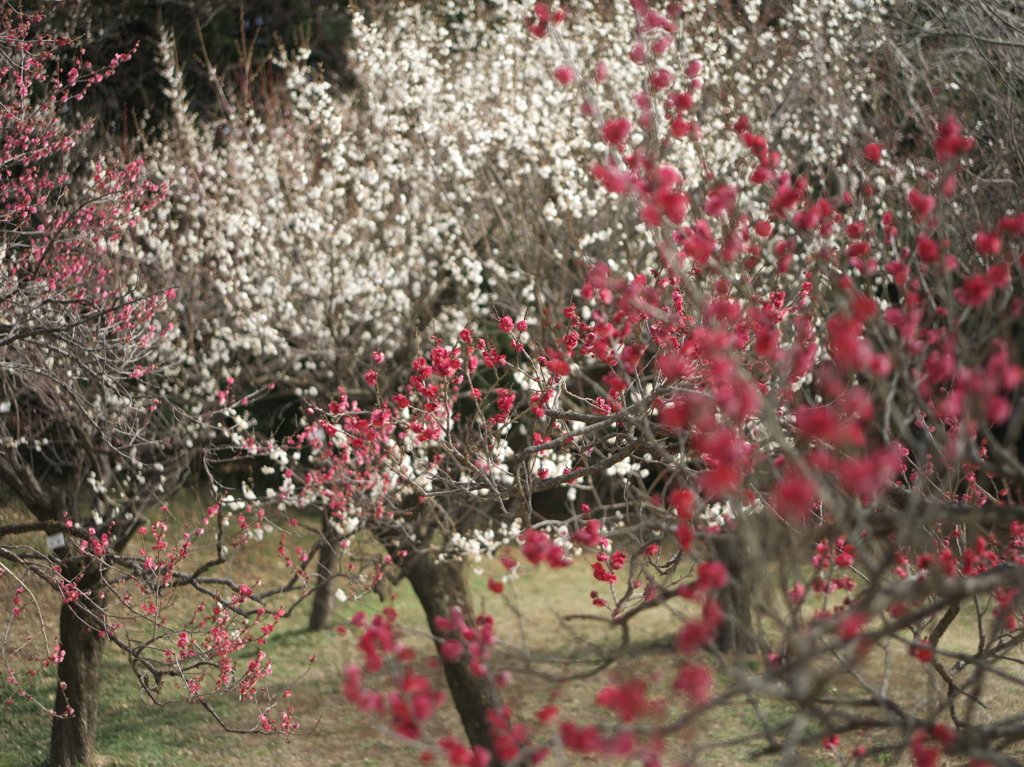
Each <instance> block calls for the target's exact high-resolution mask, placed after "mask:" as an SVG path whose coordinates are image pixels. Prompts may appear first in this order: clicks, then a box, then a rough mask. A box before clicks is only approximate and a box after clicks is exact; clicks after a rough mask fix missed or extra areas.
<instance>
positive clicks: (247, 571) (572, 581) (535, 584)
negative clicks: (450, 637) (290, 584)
mask: <svg viewBox="0 0 1024 767" xmlns="http://www.w3.org/2000/svg"><path fill="white" fill-rule="evenodd" d="M186 495H187V493H184V492H183V493H181V494H179V496H178V497H177V499H176V503H175V504H174V505H173V506H172V507H171V511H170V513H169V516H168V518H167V519H168V522H169V523H170V524H171V525H172V526H176V525H177V524H180V522H181V521H182V519H183V518H185V517H186V516H190V515H193V514H194V512H195V511H196V510H198V509H202V508H203V503H202V499H196V498H195V497H192V498H185V497H184V496H186ZM4 514H5V516H19V515H20V514H21V512H19V511H18V510H17V509H12V508H7V509H5V510H4ZM158 516H159V515H151V517H150V518H151V520H155V519H157V518H158ZM312 541H313V537H312V536H310V537H309V540H308V541H304V542H303V543H304V544H305V545H308V544H310V543H312ZM510 553H514V552H510ZM584 559H587V557H584ZM588 564H589V563H588V562H584V561H579V562H577V563H576V565H575V566H573V567H570V568H568V569H561V570H554V569H551V568H549V567H547V566H546V565H542V566H538V567H527V568H525V569H523V570H522V571H521V572H520V573H519V574H518V577H517V578H516V579H515V580H510V581H508V582H507V583H506V589H505V592H504V594H503V595H502V596H497V595H495V594H494V593H492V592H491V591H490V590H489V589H488V585H487V583H488V578H489V577H491V576H494V575H500V573H501V571H502V568H501V566H500V565H499V564H498V562H497V561H496V560H494V561H488V560H485V561H483V562H481V563H480V564H479V565H473V564H468V565H467V574H468V575H469V580H470V584H471V587H472V591H473V594H474V597H475V599H476V606H477V608H478V611H479V613H480V614H483V613H490V614H492V615H494V617H495V620H496V623H497V625H498V626H499V628H500V629H502V630H504V631H505V632H516V633H518V632H525V633H526V635H527V636H528V637H529V640H530V644H531V646H533V647H534V648H545V649H547V650H549V651H550V653H551V655H552V656H553V657H560V658H565V657H568V651H570V650H571V647H570V644H571V642H572V639H571V637H572V632H573V629H572V626H571V625H569V624H566V623H564V622H563V623H561V624H560V623H559V618H558V616H566V615H572V614H576V615H580V614H593V615H598V614H599V613H598V612H597V611H596V610H595V609H594V608H593V606H592V605H590V604H589V603H588V602H584V603H583V604H580V603H579V600H580V599H581V596H582V595H586V594H587V591H588V588H589V587H590V584H591V583H592V582H593V580H592V577H591V573H590V568H589V566H588ZM275 567H281V565H280V563H279V560H278V559H277V558H276V557H275V556H273V551H272V549H270V548H268V547H265V546H262V547H257V546H252V547H242V548H241V549H240V550H239V551H238V552H236V554H235V556H234V557H233V559H232V563H231V570H232V571H233V572H232V575H233V576H234V577H236V578H238V579H239V580H240V581H242V582H252V581H253V580H255V578H257V577H259V576H260V575H261V574H262V575H263V576H264V577H265V576H266V572H267V570H268V568H275ZM3 589H4V591H3V593H0V598H2V599H4V600H7V599H9V597H10V595H9V594H7V593H6V592H7V590H9V589H10V586H8V585H6V584H4V585H3ZM39 595H40V596H41V597H46V598H51V599H52V598H53V595H52V593H51V592H49V591H45V590H40V591H39ZM505 597H508V600H506V598H505ZM53 601H54V604H53V605H50V606H48V607H49V609H48V610H46V612H48V613H49V614H51V615H52V616H54V618H55V617H56V614H57V609H56V608H57V605H56V601H55V600H53ZM513 604H514V605H516V606H518V607H519V608H521V611H520V612H519V615H518V616H517V615H516V611H515V610H514V609H513V607H512V605H513ZM310 605H311V600H306V602H304V603H303V604H302V605H301V606H300V607H299V608H298V609H297V610H296V611H295V612H294V613H293V614H292V615H291V616H290V617H289V618H288V619H286V620H285V621H284V622H283V623H282V625H281V627H280V628H279V629H278V630H277V631H275V632H274V633H273V634H272V635H271V636H270V639H269V640H268V642H267V644H266V646H265V647H264V649H265V650H266V651H267V652H268V654H269V655H270V656H271V657H272V658H273V663H274V673H273V675H272V676H271V677H270V679H269V682H270V686H271V687H272V688H273V689H274V691H275V692H276V693H278V694H280V692H282V691H283V690H285V689H289V690H291V692H292V696H291V697H290V699H289V700H288V703H290V704H291V705H293V706H294V707H295V712H294V715H295V717H296V719H297V720H298V721H300V722H301V728H300V730H299V734H298V735H296V736H293V737H292V738H291V740H290V741H287V740H286V739H285V738H284V737H283V736H279V735H272V736H266V735H260V734H249V735H245V734H236V733H230V732H226V731H225V730H224V729H222V728H221V727H220V726H219V725H218V724H217V723H216V722H215V721H214V720H213V719H212V718H211V717H210V716H209V715H208V714H207V713H206V712H205V711H204V710H203V709H202V708H201V707H200V706H198V705H195V704H188V703H183V702H178V701H175V702H171V703H168V704H167V705H164V706H155V705H153V704H152V703H150V702H148V701H147V700H144V699H143V697H142V695H141V694H140V692H139V687H138V682H137V680H136V679H135V677H134V675H133V674H132V671H131V668H130V667H129V665H128V662H127V660H126V659H125V657H124V656H123V654H121V653H119V652H116V651H114V650H110V651H108V652H107V653H106V654H105V655H104V659H103V672H102V679H103V687H102V706H101V714H102V716H101V717H100V722H99V735H98V743H97V752H98V753H97V761H96V764H98V765H100V767H150V766H155V765H210V766H211V767H213V766H214V765H216V766H217V767H235V765H239V766H240V765H254V766H257V767H258V766H260V765H267V766H268V767H269V766H271V765H273V767H292V766H294V767H299V766H300V765H302V766H304V765H307V764H310V763H313V764H318V765H324V767H357V766H360V765H365V766H366V767H373V766H374V765H379V766H380V767H385V766H389V767H390V766H391V765H394V767H406V766H408V767H413V765H419V764H422V762H421V760H420V753H421V750H422V749H421V748H419V747H417V746H416V745H415V744H408V743H405V742H403V741H402V740H401V739H399V738H398V737H397V736H395V735H394V734H393V733H391V732H390V731H389V730H388V729H387V727H386V725H385V724H384V723H382V722H378V721H374V720H372V719H371V718H369V717H367V716H365V715H364V714H362V713H360V712H359V711H358V710H357V708H356V707H355V706H354V705H352V704H351V703H350V702H349V701H347V700H346V699H345V697H344V695H343V694H342V690H341V687H342V676H343V670H344V669H345V667H346V666H348V665H349V664H350V663H359V662H360V661H361V656H360V653H359V651H358V649H357V648H356V644H355V640H354V638H353V635H352V634H351V633H346V634H339V633H337V632H336V631H323V632H316V633H310V632H308V631H306V630H305V629H306V624H307V621H308V609H309V607H310ZM389 605H390V606H391V607H393V608H394V609H396V610H397V611H398V614H399V619H400V621H401V623H402V624H403V627H404V629H405V631H404V636H403V641H404V642H406V644H408V645H409V646H411V647H413V648H415V650H416V651H417V656H418V658H419V664H418V665H419V670H420V671H421V672H422V673H425V674H426V675H428V676H429V677H431V679H432V681H433V682H434V684H435V685H439V686H440V685H443V675H442V672H441V670H440V668H439V667H437V664H436V662H435V661H434V659H435V658H436V653H435V652H434V649H433V647H432V646H431V642H430V640H429V639H428V638H427V636H426V632H427V626H426V622H425V621H424V619H423V617H422V611H421V608H420V606H419V603H418V602H417V600H416V598H415V595H414V594H413V592H412V589H411V587H410V586H409V585H408V583H407V582H404V581H403V582H402V583H400V584H399V585H398V586H396V587H394V589H393V590H391V591H390V598H389V599H388V601H387V602H384V601H381V600H379V599H378V595H376V594H374V593H372V592H371V593H369V594H368V595H367V596H366V597H364V598H363V599H362V600H360V601H359V602H354V601H349V602H347V603H345V604H339V605H337V607H336V611H335V619H336V620H335V623H337V624H339V625H341V624H345V623H347V622H348V619H350V618H351V617H352V616H353V615H354V614H355V613H357V612H359V611H364V612H367V613H368V614H371V615H372V614H374V613H377V612H380V611H381V610H383V609H384V608H385V607H387V606H389ZM691 609H692V608H691ZM969 612H970V611H967V610H965V611H963V614H962V615H961V617H959V618H958V619H957V621H956V622H955V623H954V625H953V626H952V627H951V629H950V630H949V632H948V633H947V634H946V638H945V639H944V649H945V650H947V651H962V652H972V651H973V650H974V649H975V648H974V647H972V645H971V643H972V642H976V641H977V640H976V634H974V635H972V633H971V632H972V630H976V629H974V628H973V627H972V626H971V625H968V622H969V621H970V620H972V619H971V617H970V615H969ZM588 623H589V621H588ZM680 623H681V616H680V614H679V613H675V614H673V611H672V610H670V609H661V610H652V611H649V612H647V613H646V614H645V615H644V619H643V623H642V624H641V623H634V624H631V626H632V627H633V629H634V630H633V635H632V640H631V652H630V653H629V654H628V655H627V657H626V658H625V659H624V660H622V661H620V662H619V663H617V664H615V666H614V667H613V668H614V669H615V670H614V671H604V672H601V673H598V674H595V675H594V676H593V677H591V678H589V679H586V680H584V681H582V682H575V683H573V684H571V685H568V686H566V687H564V688H562V689H561V691H560V695H559V697H558V700H557V703H558V705H559V707H560V709H561V711H562V714H563V716H565V717H566V718H567V719H570V718H571V719H572V720H574V721H584V722H585V721H587V720H588V711H592V710H593V709H594V708H595V704H594V698H595V696H596V695H597V693H598V691H599V690H601V689H602V688H603V687H604V686H605V685H606V684H609V683H612V682H616V681H621V680H622V679H624V678H627V677H629V676H634V675H635V676H638V677H640V678H647V679H657V678H658V676H659V670H658V668H659V664H662V665H663V666H664V668H665V669H668V670H667V671H664V672H661V673H662V674H664V673H671V669H672V662H673V658H674V657H675V655H676V653H675V651H674V649H673V638H674V636H675V633H676V632H677V631H678V627H679V625H680ZM588 628H589V627H588ZM636 629H639V630H636ZM769 633H770V632H769ZM616 636H617V635H615V634H611V633H606V634H605V635H604V636H603V637H602V636H600V635H598V634H597V633H596V632H592V633H590V634H589V635H588V636H587V641H588V642H595V641H596V642H601V641H605V642H606V643H607V645H606V646H608V647H610V646H613V645H614V643H615V641H616ZM972 636H973V638H972ZM7 641H8V642H9V643H10V642H11V641H12V640H11V638H10V637H8V640H7ZM254 654H255V648H254V649H253V650H252V651H250V652H248V653H246V654H245V656H244V657H240V658H239V660H240V662H241V663H244V662H247V661H248V659H249V658H250V657H251V656H252V655H254ZM314 656H315V658H316V660H315V662H313V663H310V659H311V658H312V657H314ZM629 656H635V657H629ZM498 657H500V656H498ZM892 658H895V659H896V662H892V660H891V659H892ZM891 659H890V663H889V665H888V666H886V665H885V664H884V662H883V658H882V655H881V653H875V657H874V658H871V657H869V658H868V660H867V662H866V663H865V664H864V665H863V666H862V667H861V672H862V673H864V674H865V675H867V676H870V677H874V678H876V679H877V680H879V681H880V680H881V679H882V677H883V676H886V675H887V676H888V681H889V684H890V685H891V686H892V688H894V689H899V690H902V691H904V694H903V697H904V698H905V699H906V701H905V703H906V704H907V705H908V706H910V707H912V701H913V700H914V698H915V697H916V696H918V695H919V694H920V693H923V692H925V690H926V689H928V687H929V686H931V685H941V684H942V682H941V680H940V679H939V678H938V677H937V675H935V674H934V672H931V671H930V667H928V666H926V665H924V664H922V663H920V662H919V661H917V660H916V659H914V658H912V657H911V656H910V655H909V654H908V653H905V652H899V651H898V652H896V653H893V654H892V656H891ZM535 660H538V661H539V660H541V659H540V657H539V655H538V657H537V658H535ZM708 660H709V661H711V663H712V667H714V661H713V659H711V658H708ZM519 662H520V661H519V660H518V659H517V660H516V661H515V664H516V665H519ZM763 662H764V660H763V659H762V658H761V657H760V656H759V655H756V654H750V655H748V656H747V659H746V665H747V666H748V667H749V668H750V669H751V670H758V669H759V668H760V667H761V664H762V663H763ZM496 666H500V663H499V664H496ZM1010 671H1011V673H1012V670H1010ZM34 681H35V684H34V685H33V687H34V691H35V692H36V693H38V695H39V698H40V702H42V703H44V704H47V705H49V703H50V699H51V698H52V689H53V686H54V681H55V678H54V675H53V674H52V673H51V674H40V675H39V676H37V677H36V678H35V680H34ZM717 681H718V682H719V683H723V682H725V680H724V679H719V680H717ZM852 681H853V680H850V682H851V685H852ZM0 689H2V691H3V693H4V695H5V696H7V695H10V694H12V690H11V688H10V687H9V686H7V685H6V684H5V683H4V684H2V685H0ZM550 689H551V688H550V686H549V685H546V684H543V683H540V682H537V681H534V680H533V679H532V678H531V677H530V676H529V675H528V674H525V673H518V674H517V675H516V676H515V677H514V680H513V682H512V685H511V688H510V695H509V696H508V702H509V704H510V705H511V706H512V707H513V708H514V709H515V710H517V711H518V712H519V714H520V715H521V716H523V717H532V716H533V714H534V712H536V711H538V710H539V709H541V708H543V707H544V706H546V705H548V704H549V703H550V702H551V699H550V698H549V691H550ZM921 697H922V698H923V697H925V696H923V695H922V696H921ZM210 700H211V701H212V702H213V703H214V704H215V706H216V708H217V709H218V711H219V713H220V714H221V716H223V717H224V719H225V721H226V722H228V723H229V724H230V725H231V726H235V727H239V728H249V727H252V726H253V723H254V716H253V710H252V708H251V706H249V705H246V704H243V703H240V702H239V701H238V699H237V696H235V698H234V700H232V699H231V696H230V695H228V696H220V697H217V696H214V697H211V698H210ZM279 700H280V698H279ZM983 702H984V704H985V705H986V706H987V709H986V713H987V715H988V716H989V717H991V718H993V719H995V718H998V717H1000V716H1002V715H1005V714H1009V713H1011V712H1012V711H1014V710H1015V705H1016V701H1015V686H1014V684H1012V683H1005V684H996V685H992V686H990V687H989V688H988V689H986V690H985V692H984V695H983ZM761 715H762V716H763V717H764V720H765V721H766V722H767V723H768V724H769V725H771V724H774V723H775V720H779V721H782V720H783V718H784V716H785V711H784V710H782V709H781V708H779V710H778V711H776V710H775V709H774V708H773V705H772V704H770V703H769V704H768V705H766V706H764V707H762V709H761ZM437 724H440V725H441V726H442V727H443V728H444V729H445V730H446V731H448V732H451V731H454V730H457V729H458V726H459V721H458V716H457V714H456V712H455V710H454V707H453V706H452V705H451V702H450V701H446V702H445V704H444V706H443V707H442V709H441V712H440V715H439V717H438V720H437ZM550 726H551V727H556V726H557V722H555V723H552V724H551V725H550ZM762 726H763V724H762V722H760V721H759V718H758V715H757V714H756V713H755V712H754V710H753V709H752V708H751V707H750V706H749V705H748V704H747V702H746V701H743V700H739V699H738V700H737V701H736V702H734V703H731V704H728V705H726V706H724V707H721V708H717V709H715V710H714V713H713V714H709V715H708V716H707V717H705V718H704V720H702V721H701V726H700V728H699V730H698V731H695V732H694V733H692V737H693V738H695V739H697V740H699V741H703V742H713V743H717V744H723V743H727V742H729V741H734V740H740V739H743V738H748V737H756V734H757V733H758V732H759V731H760V730H761V728H762ZM49 732H50V718H49V716H48V715H47V714H46V713H45V712H43V711H42V710H41V709H40V708H39V707H36V706H33V705H31V704H28V703H26V702H24V701H21V700H17V699H16V700H15V702H14V703H13V704H11V705H7V706H0V767H26V766H27V765H33V766H34V765H42V764H44V763H45V759H46V755H47V750H48V740H49ZM858 742H860V743H864V740H859V741H858ZM762 746H763V743H756V742H754V743H751V742H747V743H736V744H734V745H732V746H727V747H725V748H722V747H721V746H720V747H718V748H716V749H715V750H714V751H713V752H711V753H709V754H708V755H707V756H706V757H705V758H704V759H703V760H702V761H701V765H703V766H704V767H726V766H727V765H736V764H748V763H753V762H755V761H756V760H755V759H754V758H753V757H754V754H755V753H756V752H757V751H758V750H759V749H760V748H761V747H762ZM840 749H841V750H843V751H845V750H847V749H845V748H844V746H843V744H842V743H841V744H840ZM1018 752H1019V753H1017V754H1014V753H1012V752H1011V753H1010V755H1013V756H1020V755H1024V746H1022V747H1020V748H1018ZM670 753H671V752H670ZM844 755H845V754H844ZM803 757H804V758H803V761H802V763H803V764H808V765H828V764H837V763H838V760H837V759H836V758H835V756H834V755H832V754H831V753H829V752H827V751H826V750H825V749H824V748H823V747H821V748H818V749H816V750H807V751H805V753H804V754H803ZM761 761H763V763H770V762H771V761H772V757H771V756H764V757H762V760H761ZM545 763H546V764H551V765H584V764H598V763H601V760H599V759H598V758H596V757H591V756H584V755H580V754H576V753H561V754H560V753H553V754H552V755H551V756H549V757H548V759H547V760H546V762H545ZM667 763H671V761H668V762H667ZM878 763H881V764H894V765H902V764H910V760H909V757H908V756H906V755H904V756H902V757H901V758H898V759H891V758H890V759H886V758H885V755H883V758H882V759H880V760H879V762H878ZM947 763H948V764H950V765H952V764H954V762H952V761H950V762H943V764H947ZM637 764H639V763H637Z"/></svg>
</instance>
